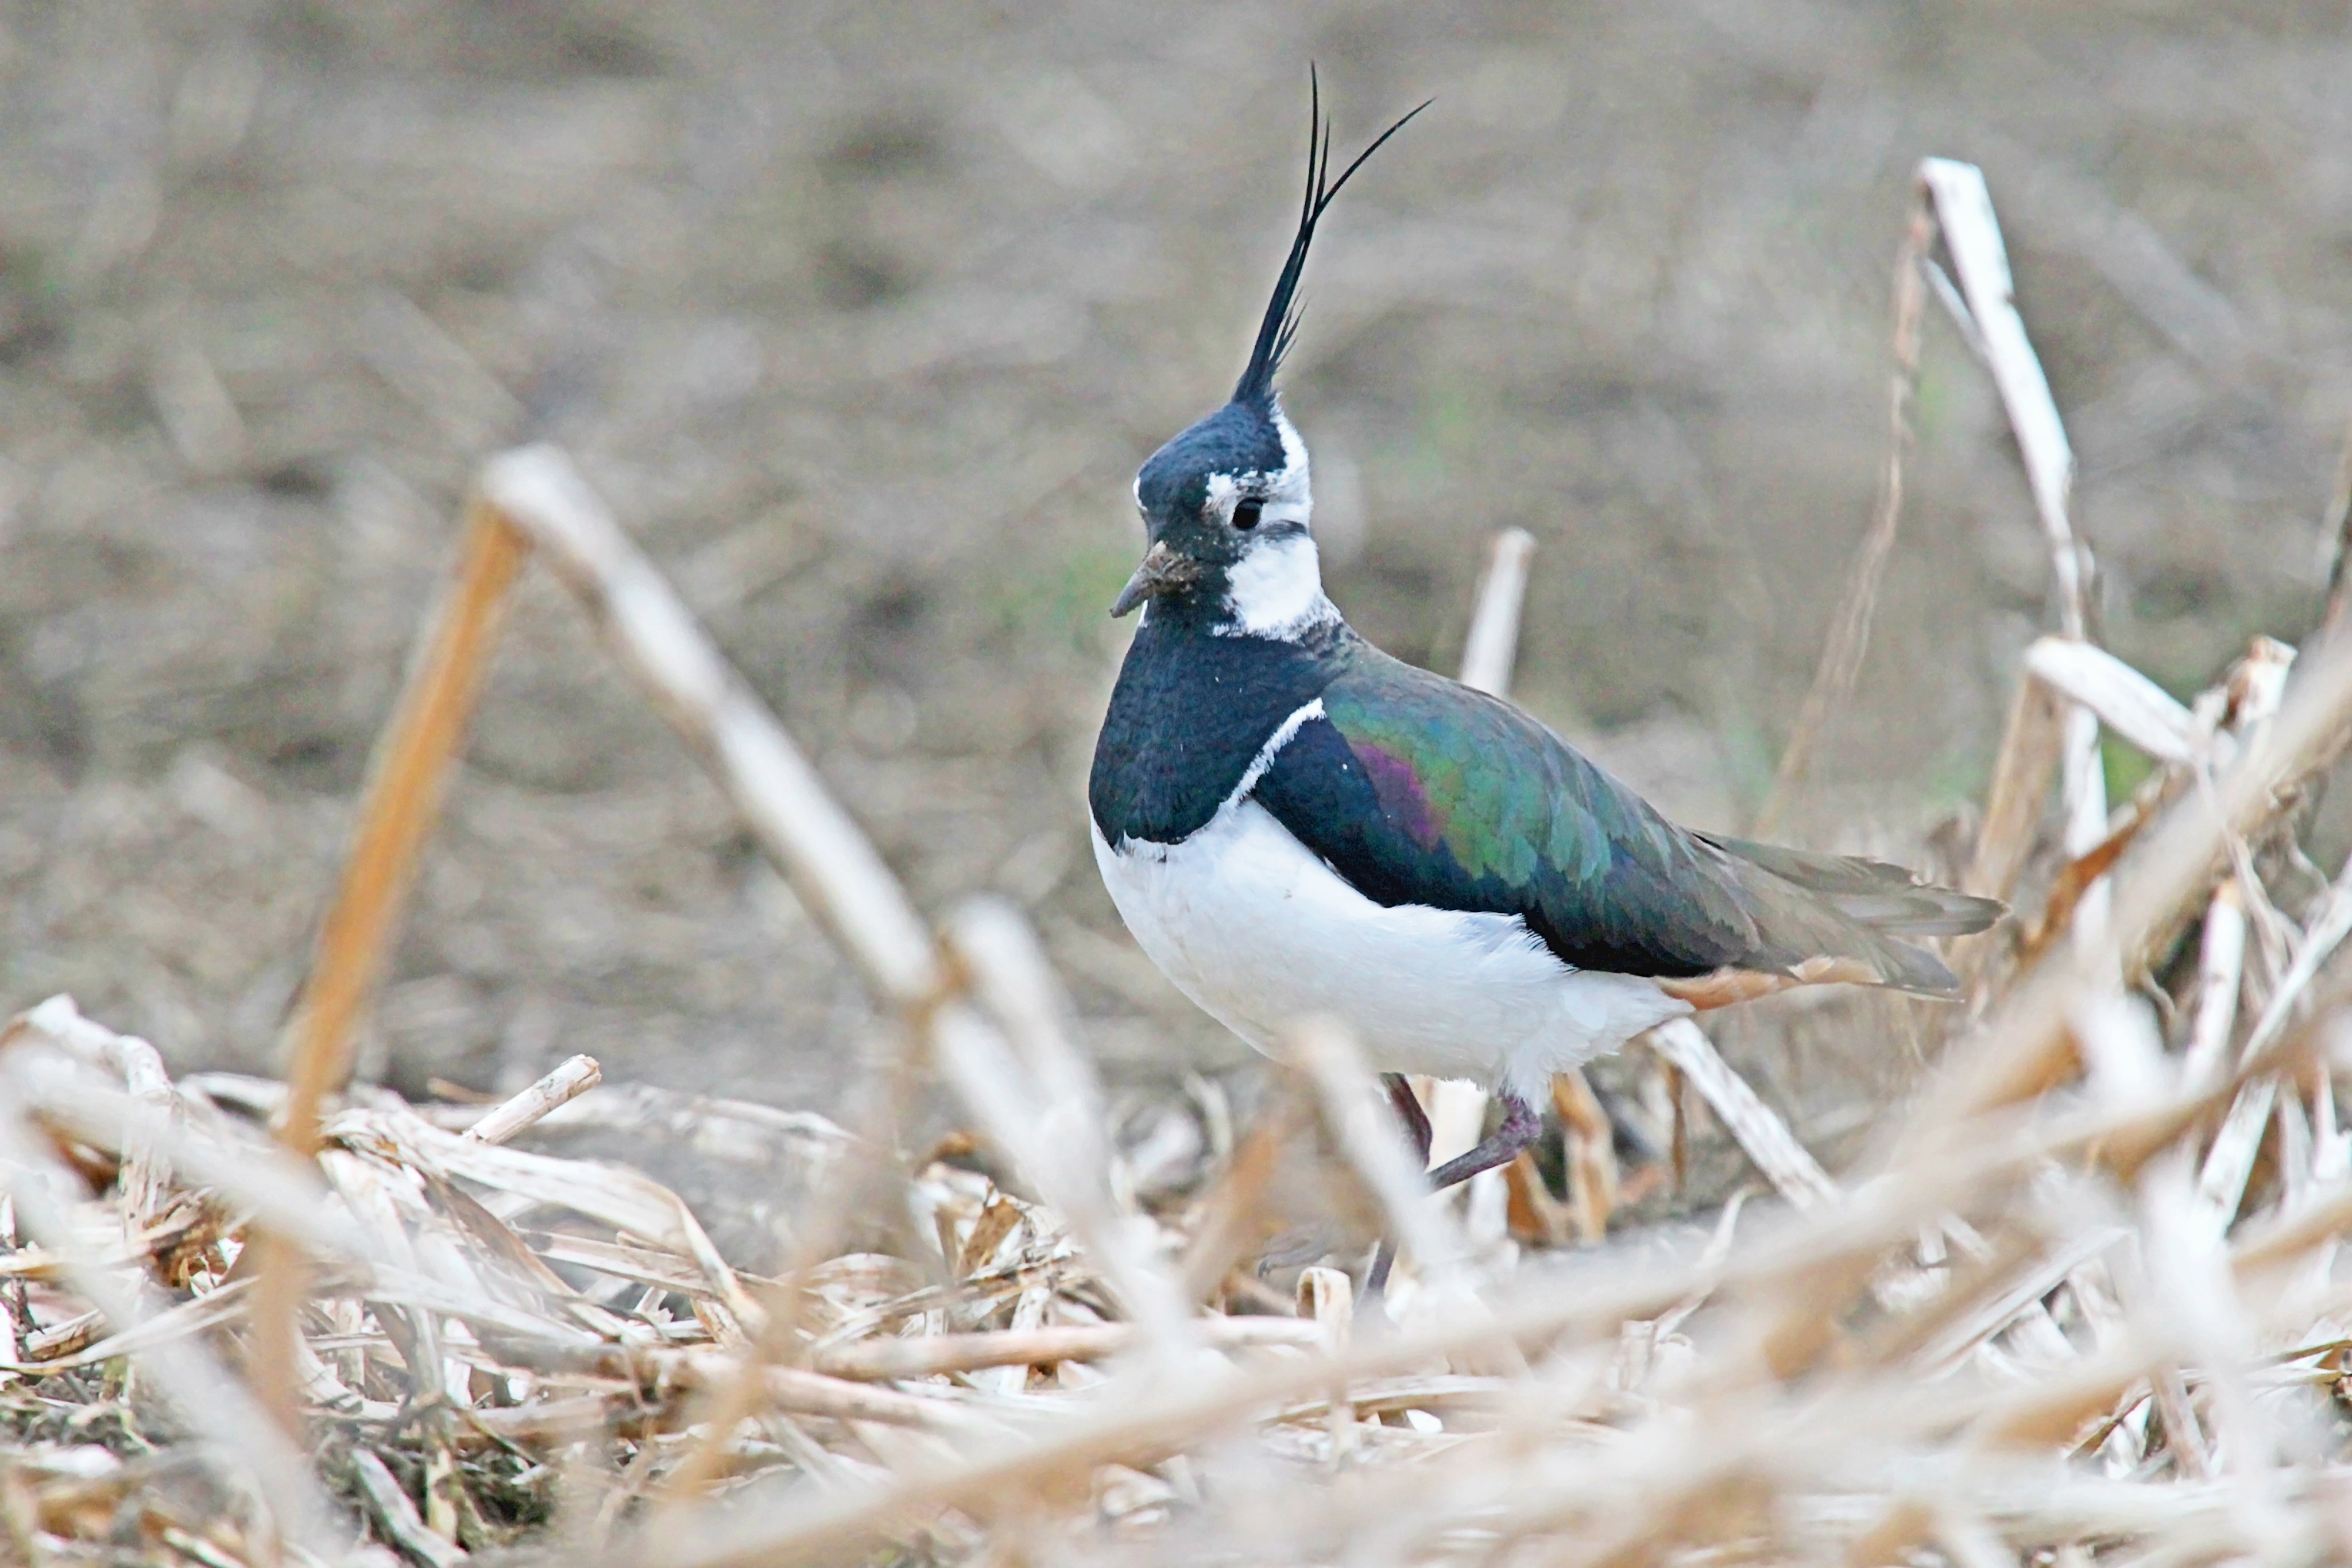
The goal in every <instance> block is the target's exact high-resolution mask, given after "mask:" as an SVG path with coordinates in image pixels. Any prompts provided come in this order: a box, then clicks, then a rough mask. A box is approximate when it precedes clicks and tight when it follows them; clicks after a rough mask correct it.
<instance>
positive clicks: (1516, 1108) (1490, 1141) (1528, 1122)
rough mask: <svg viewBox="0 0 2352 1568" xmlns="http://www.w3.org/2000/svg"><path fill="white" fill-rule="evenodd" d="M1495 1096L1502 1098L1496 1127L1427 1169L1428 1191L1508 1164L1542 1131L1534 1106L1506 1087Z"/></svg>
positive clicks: (1441, 1190)
mask: <svg viewBox="0 0 2352 1568" xmlns="http://www.w3.org/2000/svg"><path fill="white" fill-rule="evenodd" d="M1497 1098H1499V1099H1500V1100H1501V1101H1502V1102H1503V1124H1502V1125H1501V1126H1499V1127H1496V1129H1495V1131H1494V1134H1493V1135H1492V1136H1491V1137H1489V1138H1487V1139H1486V1142H1484V1143H1482V1144H1480V1145H1477V1146H1476V1147H1475V1148H1473V1149H1470V1150H1468V1151H1467V1152H1465V1153H1463V1154H1459V1155H1454V1157H1453V1158H1452V1159H1450V1160H1448V1161H1446V1162H1445V1163H1444V1165H1442V1166H1438V1167H1437V1168H1436V1169H1435V1170H1433V1171H1432V1172H1430V1173H1429V1186H1430V1188H1431V1190H1432V1191H1434V1192H1444V1190H1445V1189H1446V1188H1447V1187H1449V1186H1459V1185H1460V1184H1461V1183H1463V1182H1465V1181H1468V1180H1469V1179H1470V1178H1471V1177H1472V1176H1476V1175H1477V1174H1478V1173H1479V1172H1481V1171H1490V1170H1493V1169H1494V1168H1495V1167H1496V1166H1503V1165H1508V1164H1510V1163H1511V1162H1512V1161H1513V1160H1515V1159H1517V1158H1518V1155H1519V1151H1520V1150H1521V1149H1524V1148H1526V1147H1527V1146H1528V1145H1529V1144H1532V1143H1534V1142H1535V1141H1536V1135H1537V1134H1538V1133H1541V1132H1542V1131H1543V1118H1542V1117H1541V1116H1539V1115H1538V1114H1537V1113H1536V1108H1535V1107H1534V1106H1532V1105H1530V1104H1528V1103H1527V1102H1526V1101H1524V1100H1522V1099H1520V1098H1519V1097H1518V1096H1517V1095H1516V1094H1513V1093H1511V1092H1509V1091H1508V1090H1504V1091H1501V1092H1499V1093H1498V1095H1497Z"/></svg>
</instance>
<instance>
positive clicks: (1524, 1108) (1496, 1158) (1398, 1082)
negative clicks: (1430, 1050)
mask: <svg viewBox="0 0 2352 1568" xmlns="http://www.w3.org/2000/svg"><path fill="white" fill-rule="evenodd" d="M1381 1082H1382V1083H1384V1084H1386V1085H1387V1086H1388V1092H1389V1099H1390V1100H1391V1102H1392V1103H1394V1104H1395V1106H1396V1113H1397V1118H1398V1120H1400V1121H1402V1122H1403V1123H1404V1127H1405V1134H1406V1135H1407V1136H1408V1137H1410V1138H1411V1139H1412V1145H1413V1149H1414V1151H1415V1152H1416V1154H1417V1155H1418V1157H1419V1158H1420V1160H1421V1162H1422V1163H1423V1165H1426V1164H1428V1163H1429V1117H1428V1116H1427V1115H1426V1114H1425V1113H1423V1111H1422V1108H1421V1102H1420V1101H1419V1100H1417V1099H1415V1098H1414V1097H1413V1092H1412V1084H1411V1083H1409V1082H1406V1081H1405V1077H1404V1074H1402V1073H1401V1072H1383V1073H1381ZM1498 1097H1499V1098H1500V1099H1501V1100H1502V1102H1503V1123H1502V1125H1500V1126H1498V1127H1496V1129H1495V1132H1494V1135H1493V1136H1491V1137H1489V1138H1487V1139H1486V1141H1484V1142H1483V1143H1481V1144H1479V1145H1477V1146H1476V1147H1475V1148H1473V1149H1470V1150H1468V1151H1466V1152H1465V1153H1463V1154H1459V1155H1454V1158H1452V1159H1450V1160H1448V1161H1446V1162H1445V1163H1444V1165H1442V1166H1438V1167H1437V1168H1436V1169H1435V1170H1433V1171H1432V1172H1430V1173H1429V1186H1430V1190H1431V1191H1433V1192H1444V1190H1445V1189H1446V1188H1447V1187H1450V1186H1459V1185H1460V1184H1462V1183H1463V1182H1465V1181H1468V1180H1469V1179H1470V1178H1471V1177H1472V1176H1476V1175H1477V1174H1478V1173H1479V1172H1481V1171H1490V1170H1493V1169H1494V1168H1495V1167H1496V1166H1502V1165H1508V1164H1510V1162H1511V1161H1513V1160H1515V1159H1517V1158H1518V1155H1519V1151H1520V1150H1521V1149H1524V1148H1526V1147H1527V1146H1528V1145H1529V1144H1532V1143H1534V1142H1535V1141H1536V1135H1537V1134H1539V1133H1541V1132H1542V1131H1543V1118H1542V1116H1540V1115H1538V1113H1537V1112H1536V1108H1535V1107H1534V1106H1532V1105H1530V1104H1528V1103H1527V1102H1526V1101H1524V1100H1522V1099H1520V1098H1519V1097H1518V1096H1517V1095H1516V1094H1513V1093H1511V1092H1509V1091H1507V1090H1504V1091H1501V1092H1499V1096H1498ZM1395 1264H1396V1248H1395V1247H1394V1246H1393V1245H1391V1243H1390V1242H1389V1241H1388V1240H1387V1239H1385V1238H1384V1239H1381V1242H1380V1243H1379V1244H1378V1245H1377V1246H1375V1247H1374V1248H1373V1249H1372V1266H1371V1268H1370V1270H1367V1271H1366V1273H1365V1275H1364V1297H1363V1300H1364V1304H1365V1305H1366V1306H1371V1305H1373V1304H1375V1303H1377V1302H1378V1301H1380V1300H1381V1297H1382V1296H1383V1295H1385V1294H1386V1293H1387V1291H1388V1284H1389V1270H1391V1268H1393V1267H1394V1266H1395Z"/></svg>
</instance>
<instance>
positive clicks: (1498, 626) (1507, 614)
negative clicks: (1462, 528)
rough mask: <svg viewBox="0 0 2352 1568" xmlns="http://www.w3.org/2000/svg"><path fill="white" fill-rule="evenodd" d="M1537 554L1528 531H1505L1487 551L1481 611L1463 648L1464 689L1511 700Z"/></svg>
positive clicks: (1474, 617) (1479, 603)
mask: <svg viewBox="0 0 2352 1568" xmlns="http://www.w3.org/2000/svg"><path fill="white" fill-rule="evenodd" d="M1535 553H1536V538H1535V536H1534V535H1533V534H1531V533H1529V532H1528V531H1527V529H1525V528H1505V529H1503V530H1502V531H1501V532H1499V533H1497V534H1496V536H1495V538H1494V540H1493V542H1491V543H1490V544H1488V545H1487V547H1486V571H1485V572H1484V573H1483V574H1482V575H1481V576H1480V577H1479V580H1478V601H1477V607H1476V609H1475V610H1474V611H1472V612H1471V615H1470V634H1469V636H1467V637H1465V638H1464V639H1463V643H1462V684H1463V685H1465V686H1468V687H1469V688H1470V689H1471V690H1472V691H1474V692H1486V693H1490V694H1491V695H1495V696H1498V697H1500V696H1508V695H1510V690H1511V665H1512V664H1513V663H1514V662H1515V661H1516V660H1517V658H1518V653H1519V612H1520V609H1521V607H1522V606H1523V605H1524V604H1525V603H1526V601H1527V596H1528V559H1529V558H1531V557H1532V556H1533V555H1534V554H1535Z"/></svg>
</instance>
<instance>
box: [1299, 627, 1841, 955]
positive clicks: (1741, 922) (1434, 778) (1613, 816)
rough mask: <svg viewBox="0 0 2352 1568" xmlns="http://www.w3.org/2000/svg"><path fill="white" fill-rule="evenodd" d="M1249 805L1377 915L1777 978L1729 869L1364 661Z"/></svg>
mask: <svg viewBox="0 0 2352 1568" xmlns="http://www.w3.org/2000/svg"><path fill="white" fill-rule="evenodd" d="M1322 703H1323V714H1322V716H1321V718H1319V719H1317V720H1314V721H1312V722H1309V723H1307V724H1306V725H1305V726H1303V727H1301V728H1300V729H1299V731H1298V733H1297V736H1296V737H1294V738H1293V739H1292V740H1291V741H1290V742H1289V744H1288V745H1286V747H1283V749H1282V750H1281V751H1280V752H1279V753H1278V754H1277V755H1276V758H1275V759H1274V762H1273V764H1272V765H1271V766H1270V767H1269V768H1267V770H1266V772H1265V777H1264V778H1263V779H1261V780H1260V781H1259V784H1258V787H1257V790H1256V799H1257V800H1258V801H1259V802H1260V803H1261V804H1262V805H1264V806H1265V808H1266V809H1267V810H1269V811H1271V812H1272V813H1273V814H1274V816H1275V817H1276V819H1277V820H1278V821H1281V822H1282V823H1283V825H1284V826H1285V827H1286V828H1288V829H1289V830H1290V831H1291V832H1292V833H1293V834H1294V835H1296V836H1297V838H1298V839H1299V840H1300V841H1302V842H1304V843H1305V844H1306V845H1307V847H1308V848H1309V849H1311V850H1313V851H1314V852H1316V853H1317V854H1318V855H1319V856H1321V857H1322V859H1323V860H1324V861H1325V862H1328V864H1329V865H1330V866H1331V867H1332V869H1333V870H1334V871H1336V872H1338V873H1339V874H1340V875H1341V876H1342V877H1345V878H1346V879H1347V880H1348V881H1349V883H1352V884H1353V885H1354V886H1355V887H1356V888H1357V889H1358V890H1359V891H1360V892H1362V893H1363V894H1365V895H1366V896H1367V897H1370V898H1371V899H1372V900H1374V901H1375V902H1377V903H1380V904H1386V905H1391V906H1393V905H1397V904H1428V905H1432V906H1433V907H1436V908H1440V909H1454V910H1465V911H1482V912H1487V913H1493V914H1500V915H1520V916H1522V917H1524V918H1525V919H1526V921H1527V923H1528V927H1529V928H1530V929H1531V930H1533V931H1534V932H1535V933H1536V935H1537V936H1539V937H1541V938H1542V940H1543V941H1544V942H1545V944H1546V945H1547V946H1549V947H1550V948H1551V950H1552V951H1553V952H1555V953H1557V954H1558V955H1559V956H1560V958H1561V959H1562V960H1564V961H1565V962H1567V963H1570V964H1572V965H1575V966H1576V967H1579V968H1587V969H1600V970H1608V971H1612V972H1615V973H1620V974H1634V975H1653V976H1689V975H1698V974H1704V973H1706V972H1707V971H1709V970H1711V969H1716V968H1718V967H1724V966H1726V965H1734V966H1739V967H1758V966H1769V967H1774V968H1779V967H1785V966H1786V965H1787V964H1790V963H1792V962H1795V961H1796V960H1797V959H1798V958H1799V957H1801V956H1803V955H1801V954H1800V953H1796V952H1793V951H1789V950H1785V949H1783V948H1782V947H1781V946H1780V945H1779V944H1777V943H1775V942H1773V941H1771V940H1770V939H1769V938H1768V937H1767V936H1766V935H1765V933H1764V932H1763V931H1762V930H1761V929H1760V928H1759V919H1758V915H1759V909H1758V907H1757V904H1756V901H1755V899H1754V897H1753V895H1752V894H1751V893H1750V892H1749V891H1748V889H1747V888H1746V887H1745V886H1743V883H1742V871H1741V868H1740V866H1739V865H1738V862H1735V861H1733V860H1732V859H1731V858H1730V857H1729V856H1727V855H1726V854H1725V853H1724V852H1722V851H1721V850H1718V849H1717V848H1716V847H1715V846H1714V845H1712V844H1710V843H1707V842H1706V841H1702V840H1700V839H1698V838H1696V837H1695V836H1694V835H1692V834H1690V833H1687V832H1685V831H1683V830H1682V829H1680V828H1677V827H1676V826H1675V825H1674V824H1673V823H1672V822H1669V821H1666V820H1665V819H1664V817H1661V816H1659V815H1658V813H1657V812H1655V811H1654V810H1651V809H1650V807H1649V806H1648V805H1647V804H1646V803H1645V802H1643V800H1642V799H1641V798H1640V797H1639V796H1637V795H1635V794H1634V793H1633V791H1632V790H1630V789H1626V788H1625V787H1624V786H1623V785H1622V784H1620V783H1618V782H1617V781H1616V780H1615V779H1612V778H1610V777H1609V775H1607V774H1606V773H1603V772H1602V771H1601V769H1600V768H1596V767H1594V766H1593V765H1592V764H1591V763H1590V762H1588V761H1586V760H1585V759H1584V758H1582V757H1580V756H1579V755H1578V754H1577V753H1576V751H1575V750H1574V749H1573V748H1571V747H1570V746H1569V745H1568V744H1567V743H1566V742H1565V741H1563V740H1561V739H1560V738H1559V737H1558V736H1556V735H1554V734H1553V733H1552V732H1551V731H1550V730H1549V729H1547V728H1545V727H1543V726H1542V725H1540V724H1538V723H1537V722H1536V721H1535V720H1534V719H1532V718H1529V717H1528V716H1527V715H1526V714H1523V713H1521V712H1520V711H1519V710H1518V709H1517V708H1515V707H1512V706H1509V705H1508V704H1507V703H1503V702H1499V701H1496V699H1494V698H1492V697H1488V696H1485V695H1481V694H1479V693H1476V692H1473V691H1470V690H1469V689H1467V688H1466V687H1464V686H1461V685H1455V684H1454V682H1451V681H1448V680H1445V679H1444V678H1443V677H1441V676H1437V675H1433V674H1429V673H1428V672H1426V671H1423V670H1418V669H1415V668H1413V667H1412V666H1411V665H1408V664H1401V663H1399V662H1397V661H1396V660H1393V659H1391V658H1389V657H1387V656H1386V655H1385V654H1381V653H1378V652H1377V651H1375V650H1372V649H1370V648H1369V647H1365V648H1363V649H1362V650H1361V652H1360V653H1359V655H1358V656H1357V657H1355V658H1353V659H1351V660H1350V661H1349V663H1348V665H1347V667H1346V668H1344V669H1343V670H1342V671H1341V672H1340V673H1339V674H1338V675H1337V676H1336V678H1335V679H1334V680H1333V681H1332V682H1331V684H1330V685H1328V686H1327V687H1326V688H1325V689H1324V692H1323V695H1322Z"/></svg>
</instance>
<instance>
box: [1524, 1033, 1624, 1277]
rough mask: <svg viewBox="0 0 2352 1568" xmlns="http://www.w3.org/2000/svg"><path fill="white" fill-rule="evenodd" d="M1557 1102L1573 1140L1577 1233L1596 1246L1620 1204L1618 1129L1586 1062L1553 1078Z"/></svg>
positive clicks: (1571, 1186)
mask: <svg viewBox="0 0 2352 1568" xmlns="http://www.w3.org/2000/svg"><path fill="white" fill-rule="evenodd" d="M1551 1103H1552V1108H1553V1109H1554V1110H1555V1111H1557V1112H1559V1124H1560V1127H1561V1130H1562V1131H1563V1132H1564V1133H1565V1134H1566V1136H1567V1142H1568V1151H1567V1152H1568V1206H1569V1212H1570V1217H1571V1218H1573V1219H1574V1220H1575V1223H1576V1236H1577V1239H1578V1240H1580V1241H1581V1242H1583V1243H1584V1244H1585V1245H1587V1246H1591V1245H1592V1244H1593V1243H1595V1242H1597V1241H1599V1240H1601V1239H1602V1238H1603V1237H1605V1236H1607V1235H1608V1234H1609V1216H1610V1215H1611V1214H1612V1212H1614V1211H1615V1209H1616V1207H1617V1151H1616V1148H1615V1147H1614V1142H1613V1140H1614V1136H1615V1129H1613V1128H1612V1127H1611V1126H1610V1124H1609V1113H1608V1112H1607V1111H1606V1110H1604V1109H1603V1108H1602V1107H1601V1098H1600V1096H1599V1095H1596V1094H1595V1093H1593V1092H1592V1085H1591V1082H1588V1081H1587V1080H1586V1078H1585V1076H1584V1071H1583V1070H1582V1069H1581V1068H1575V1067H1571V1068H1570V1069H1569V1070H1568V1071H1566V1072H1562V1073H1560V1074H1559V1075H1557V1076H1556V1077H1554V1078H1553V1079H1552V1081H1551ZM1529 1174H1530V1176H1532V1175H1533V1173H1532V1172H1530V1173H1529Z"/></svg>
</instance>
